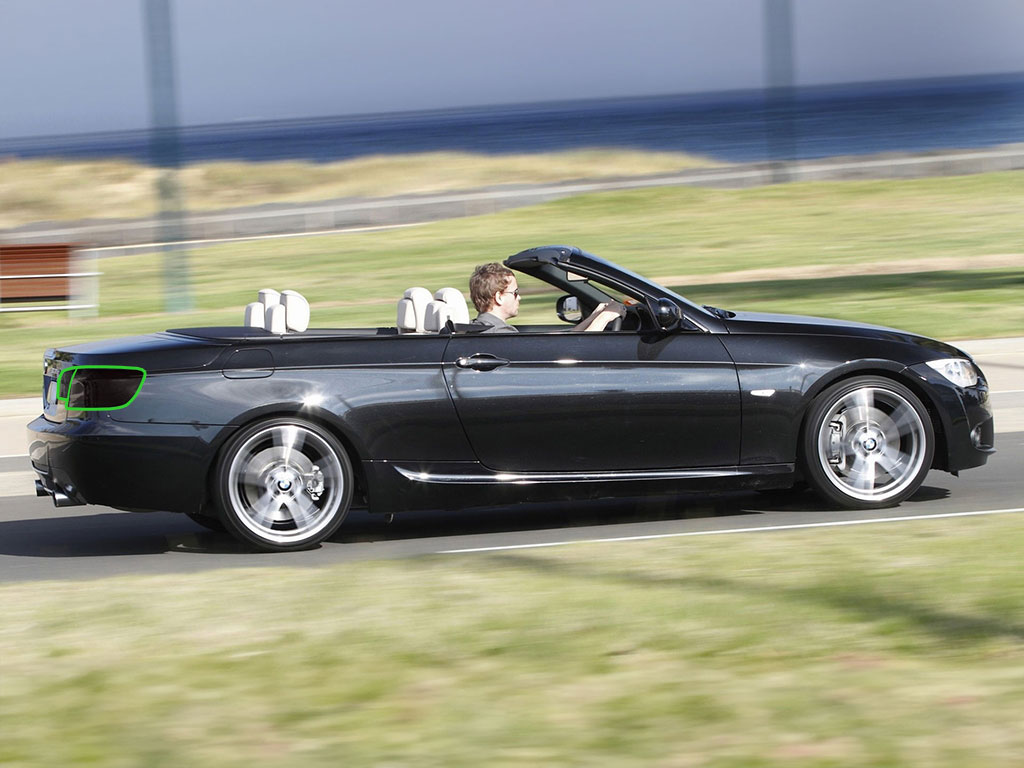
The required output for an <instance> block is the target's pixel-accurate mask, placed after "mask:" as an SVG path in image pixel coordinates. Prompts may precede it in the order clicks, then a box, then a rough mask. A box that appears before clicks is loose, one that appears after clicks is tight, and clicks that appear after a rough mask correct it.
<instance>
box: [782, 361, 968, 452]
mask: <svg viewBox="0 0 1024 768" xmlns="http://www.w3.org/2000/svg"><path fill="white" fill-rule="evenodd" d="M857 376H879V377H881V378H884V379H890V380H892V381H894V382H896V383H897V384H902V385H903V386H905V387H906V388H907V389H909V390H910V391H911V392H913V393H914V395H916V396H917V399H918V400H920V401H921V404H922V405H923V406H924V408H925V411H927V412H928V418H929V420H930V421H931V424H932V432H933V433H934V435H935V452H934V454H933V457H932V468H933V469H942V470H945V469H946V467H947V465H948V463H949V449H948V444H947V437H946V434H947V429H946V424H945V422H944V420H943V416H942V414H943V411H942V409H940V408H939V407H938V405H937V404H936V402H935V398H934V396H933V395H932V394H931V393H930V392H929V391H928V390H927V389H926V388H925V387H924V386H923V385H922V383H921V380H920V378H919V377H917V376H915V375H913V374H912V373H911V372H910V370H909V368H907V366H905V365H900V364H898V363H894V362H892V361H891V360H861V361H856V362H852V363H848V364H846V365H844V366H842V367H840V368H836V369H834V370H833V371H830V373H829V374H828V375H827V376H822V377H821V378H820V379H818V380H817V381H816V382H814V384H813V385H812V386H811V387H809V388H808V390H807V392H806V393H805V396H804V402H803V406H802V409H801V413H800V426H799V429H798V431H797V434H796V448H797V457H796V458H797V467H802V466H803V462H804V461H806V459H807V457H806V456H804V455H803V440H802V439H801V438H802V436H803V434H804V430H805V429H806V428H807V419H808V417H809V415H810V412H811V407H812V405H813V404H814V401H815V400H816V399H817V398H818V396H819V395H820V394H821V393H822V392H824V391H825V390H826V389H828V388H829V387H832V386H833V385H835V384H838V383H840V382H842V381H846V380H847V379H852V378H854V377H857ZM801 471H802V470H801Z"/></svg>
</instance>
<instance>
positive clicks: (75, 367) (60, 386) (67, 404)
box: [57, 365, 148, 411]
mask: <svg viewBox="0 0 1024 768" xmlns="http://www.w3.org/2000/svg"><path fill="white" fill-rule="evenodd" d="M90 368H92V369H96V368H102V369H104V370H108V371H109V370H121V371H138V372H139V373H141V374H142V379H141V380H140V381H139V386H138V387H137V388H136V389H135V394H134V395H132V396H131V399H130V400H129V401H128V402H127V403H125V404H124V405H113V406H109V407H103V408H75V407H73V406H72V405H71V387H72V386H73V385H74V383H75V374H76V373H77V372H78V371H79V369H90ZM68 372H70V373H71V378H70V379H69V380H68V393H67V394H66V395H63V396H62V395H61V394H60V393H61V390H62V389H63V384H64V374H66V373H68ZM147 375H148V374H147V373H146V369H145V368H139V367H138V366H135V365H71V366H68V367H67V368H65V369H64V370H63V371H61V372H60V376H58V377H57V402H58V403H60V402H63V403H64V407H65V408H67V409H68V410H69V411H119V410H121V409H122V408H127V407H128V406H129V405H131V404H132V403H133V402H134V401H135V398H136V397H138V396H139V392H141V391H142V385H143V384H145V383H146V376H147Z"/></svg>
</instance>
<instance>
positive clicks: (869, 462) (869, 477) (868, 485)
mask: <svg viewBox="0 0 1024 768" xmlns="http://www.w3.org/2000/svg"><path fill="white" fill-rule="evenodd" d="M849 474H850V478H851V480H852V483H851V485H853V487H854V488H856V489H858V490H861V491H870V490H872V489H873V488H874V487H875V459H874V458H873V457H871V456H867V457H865V456H857V457H856V458H854V460H853V464H852V465H851V466H850V473H849Z"/></svg>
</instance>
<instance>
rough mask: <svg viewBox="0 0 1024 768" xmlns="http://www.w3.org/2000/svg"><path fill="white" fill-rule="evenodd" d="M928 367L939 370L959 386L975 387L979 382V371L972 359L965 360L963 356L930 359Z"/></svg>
mask: <svg viewBox="0 0 1024 768" xmlns="http://www.w3.org/2000/svg"><path fill="white" fill-rule="evenodd" d="M928 367H929V368H931V369H933V370H935V371H938V372H939V373H941V374H942V375H943V376H945V377H946V378H947V379H949V381H951V382H952V383H954V384H956V385H957V386H958V387H973V386H974V385H975V384H977V383H978V371H977V370H976V369H975V367H974V365H973V364H972V363H971V361H970V360H964V359H963V358H962V357H954V358H950V359H948V360H929V361H928Z"/></svg>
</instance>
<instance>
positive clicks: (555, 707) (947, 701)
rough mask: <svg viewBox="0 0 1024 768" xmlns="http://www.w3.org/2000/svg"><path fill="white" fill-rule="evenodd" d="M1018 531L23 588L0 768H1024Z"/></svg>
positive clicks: (8, 672) (926, 524) (695, 543)
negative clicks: (887, 767)
mask: <svg viewBox="0 0 1024 768" xmlns="http://www.w3.org/2000/svg"><path fill="white" fill-rule="evenodd" d="M1020 522H1021V521H1020V517H1019V515H1007V516H1001V517H993V518H976V519H960V520H945V521H918V522H908V523H893V524H888V525H884V526H867V527H861V528H857V529H851V528H844V529H835V530H829V531H827V532H826V531H793V532H777V533H771V534H732V535H728V536H716V537H706V538H705V537H701V538H687V539H675V540H663V541H651V542H638V543H630V544H624V543H617V544H611V543H609V544H586V545H578V546H571V547H561V548H555V549H539V550H526V551H519V552H514V553H495V554H489V555H466V556H448V557H428V558H418V559H412V560H404V561H386V562H362V563H360V562H356V563H347V564H344V565H339V566H333V567H326V568H317V569H315V570H309V569H304V568H294V569H293V568H274V569H267V568H261V569H255V570H225V571H215V572H211V573H203V574H193V575H178V576H154V577H132V578H115V579H104V580H99V581H93V582H88V583H81V582H49V583H28V584H18V585H10V586H4V587H0V601H2V604H3V605H4V611H3V615H2V617H0V673H2V680H3V685H2V686H0V712H2V713H3V724H4V737H3V739H0V763H3V764H4V765H11V766H37V765H38V766H53V765H82V764H84V765H96V766H122V765H123V766H135V765H152V766H162V765H168V766H178V765H189V766H197V768H201V767H202V766H232V765H239V766H242V765H261V766H262V765H268V766H291V765H295V766H318V765H331V766H335V765H346V766H362V765H403V766H404V765H409V766H446V767H449V766H450V767H452V768H457V767H458V766H474V768H475V766H479V765H481V764H486V765H495V766H502V765H508V766H512V765H528V766H535V765H616V766H619V765H622V766H631V765H637V766H641V765H642V766H651V765H655V766H737V767H739V766H743V767H744V768H745V767H746V766H791V765H794V764H797V765H811V766H837V765H842V766H871V767H872V768H874V767H875V766H882V765H892V766H902V765H907V766H910V765H913V766H918V765H928V766H934V767H937V768H941V767H943V766H950V768H971V767H972V766H978V767H979V768H989V767H990V766H996V765H999V766H1002V765H1006V766H1010V765H1020V764H1022V763H1024V730H1022V729H1021V728H1020V712H1021V711H1022V710H1024V663H1022V662H1024V644H1022V643H1024V575H1022V572H1021V569H1020V557H1019V553H1020V551H1021V549H1022V547H1024V529H1022V528H1021V525H1020ZM299 559H301V557H300V558H299Z"/></svg>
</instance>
